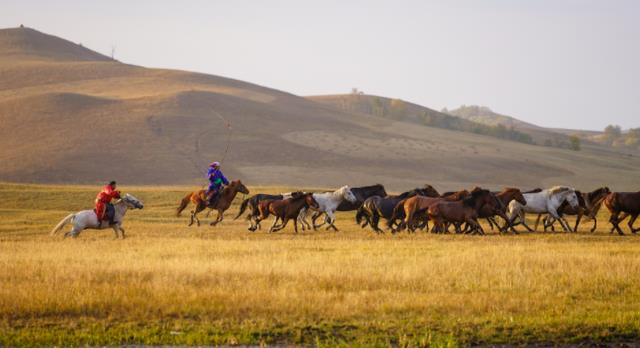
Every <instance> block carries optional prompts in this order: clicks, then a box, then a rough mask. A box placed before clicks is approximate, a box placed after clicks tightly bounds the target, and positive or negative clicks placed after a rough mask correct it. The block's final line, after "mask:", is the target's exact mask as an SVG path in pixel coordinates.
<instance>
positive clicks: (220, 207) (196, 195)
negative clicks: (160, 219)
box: [176, 180, 249, 226]
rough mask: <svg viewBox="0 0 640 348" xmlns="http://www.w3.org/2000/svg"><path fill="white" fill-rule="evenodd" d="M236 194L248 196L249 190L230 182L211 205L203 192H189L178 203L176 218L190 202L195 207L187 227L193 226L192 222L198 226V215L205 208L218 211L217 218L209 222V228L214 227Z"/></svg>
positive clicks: (236, 181) (236, 182)
mask: <svg viewBox="0 0 640 348" xmlns="http://www.w3.org/2000/svg"><path fill="white" fill-rule="evenodd" d="M238 192H240V193H243V194H245V195H247V194H249V189H248V188H247V187H246V186H244V184H243V183H242V181H240V180H234V181H232V182H230V183H229V185H227V187H225V188H224V189H223V190H222V192H221V193H219V195H220V197H218V199H217V200H216V201H215V203H214V204H213V205H209V200H208V199H207V195H206V194H205V190H198V191H195V192H191V193H189V194H188V195H186V196H185V197H184V198H183V199H182V200H181V201H180V205H179V206H178V209H177V211H176V216H180V213H182V211H183V210H184V209H185V208H186V207H187V206H188V205H189V202H192V203H193V204H194V205H195V206H196V207H195V209H194V210H192V211H191V221H190V222H189V225H188V226H191V225H193V223H194V222H196V223H197V224H198V226H200V219H198V213H199V212H201V211H203V210H205V209H206V208H211V209H216V210H217V211H218V217H217V218H216V219H215V220H214V221H213V222H211V226H215V225H217V224H218V223H219V222H221V221H222V219H223V218H224V211H225V210H227V209H229V207H230V206H231V202H233V199H234V198H235V197H236V195H237V194H238Z"/></svg>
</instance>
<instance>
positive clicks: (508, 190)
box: [502, 186, 520, 192]
mask: <svg viewBox="0 0 640 348" xmlns="http://www.w3.org/2000/svg"><path fill="white" fill-rule="evenodd" d="M513 191H520V189H519V188H516V187H508V186H507V187H503V188H502V192H513Z"/></svg>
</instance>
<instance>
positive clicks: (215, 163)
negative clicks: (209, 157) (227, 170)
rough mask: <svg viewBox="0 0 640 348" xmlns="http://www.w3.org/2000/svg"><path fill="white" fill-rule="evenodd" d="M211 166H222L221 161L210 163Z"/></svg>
mask: <svg viewBox="0 0 640 348" xmlns="http://www.w3.org/2000/svg"><path fill="white" fill-rule="evenodd" d="M209 167H220V162H218V161H215V162H212V163H211V164H210V165H209Z"/></svg>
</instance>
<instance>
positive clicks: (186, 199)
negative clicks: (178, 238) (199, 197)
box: [176, 193, 191, 216]
mask: <svg viewBox="0 0 640 348" xmlns="http://www.w3.org/2000/svg"><path fill="white" fill-rule="evenodd" d="M190 201H191V193H190V194H188V195H186V196H185V197H184V198H183V199H182V200H181V201H180V206H179V207H178V209H176V216H180V214H181V213H182V211H183V210H184V208H186V207H187V206H188V205H189V202H190Z"/></svg>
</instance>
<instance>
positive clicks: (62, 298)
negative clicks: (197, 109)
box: [0, 184, 640, 346]
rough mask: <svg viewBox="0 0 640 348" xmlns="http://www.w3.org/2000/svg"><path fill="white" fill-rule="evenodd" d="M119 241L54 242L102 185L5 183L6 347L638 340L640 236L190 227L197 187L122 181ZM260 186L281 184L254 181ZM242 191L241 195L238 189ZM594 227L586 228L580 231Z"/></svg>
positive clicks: (344, 226)
mask: <svg viewBox="0 0 640 348" xmlns="http://www.w3.org/2000/svg"><path fill="white" fill-rule="evenodd" d="M123 189H125V190H126V192H129V193H131V194H133V195H135V196H137V197H138V198H140V199H142V200H143V201H144V202H145V205H146V206H145V209H144V210H142V211H133V212H131V213H130V215H128V216H127V221H126V223H125V227H126V228H127V234H128V238H127V239H125V240H114V239H113V232H111V231H88V232H85V233H83V234H81V235H80V237H79V238H78V239H75V240H72V239H66V240H64V239H62V236H61V235H57V236H54V237H51V236H49V234H48V233H49V231H50V230H51V228H52V227H53V226H54V225H55V224H56V223H57V222H58V221H59V220H60V219H61V218H62V217H64V216H65V215H66V214H67V213H68V212H70V211H76V210H80V209H83V208H88V207H90V205H91V202H92V199H93V198H94V195H95V191H96V188H95V187H85V186H36V185H17V184H1V185H0V221H1V222H0V284H2V286H1V287H0V346H24V345H27V346H43V345H46V346H48V345H63V346H69V345H121V344H147V345H164V344H189V345H218V344H222V345H235V344H251V345H259V344H286V345H289V344H291V345H317V346H458V345H470V344H497V343H536V342H538V343H539V342H554V343H557V342H561V343H562V342H564V343H575V342H623V341H627V342H628V341H632V342H638V339H639V337H640V288H639V287H638V284H640V257H639V256H638V255H639V254H640V237H637V236H631V235H627V236H624V237H619V236H617V235H615V236H614V235H610V234H609V233H608V226H607V224H605V223H604V222H605V220H606V218H607V216H605V215H606V214H604V213H602V214H601V219H602V221H601V222H602V223H601V224H600V228H599V229H598V231H597V232H596V233H595V234H589V233H587V232H580V233H577V234H564V233H548V234H543V233H535V234H521V235H518V236H512V235H508V236H507V235H505V236H500V235H498V234H496V233H495V232H494V233H490V234H489V235H488V236H485V237H472V236H460V235H444V236H441V235H432V234H427V233H417V234H415V235H407V234H406V233H403V234H399V235H390V234H386V235H374V234H372V233H371V232H369V231H363V230H361V229H360V228H359V227H357V226H356V225H355V223H354V222H353V220H352V214H346V213H345V214H340V215H339V221H338V223H337V225H338V227H340V228H341V231H340V232H337V233H335V232H327V231H318V232H312V233H309V232H307V233H301V234H298V235H294V234H293V232H292V227H288V228H287V229H285V230H284V231H283V232H282V233H276V234H272V235H268V234H266V233H265V232H264V231H262V232H257V233H249V232H247V231H246V229H245V223H244V221H240V220H237V221H233V220H232V219H231V217H232V216H233V215H235V213H236V212H237V203H238V202H236V206H234V207H232V208H231V210H230V211H229V213H228V215H227V220H225V221H224V222H223V223H222V225H220V226H219V227H215V228H213V227H209V226H202V227H200V228H196V227H191V228H189V227H187V226H186V219H187V217H184V216H183V217H181V218H176V217H175V216H174V209H175V207H176V205H177V202H178V200H179V198H181V197H182V195H183V194H184V193H185V192H186V191H187V190H190V189H193V187H123ZM250 189H251V190H252V191H253V192H254V193H255V192H261V191H262V192H265V191H266V192H278V191H281V190H285V188H278V187H269V188H264V187H263V188H260V187H250ZM237 201H239V198H238V199H237ZM588 227H590V225H588V224H585V225H583V230H584V231H586V230H588Z"/></svg>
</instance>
